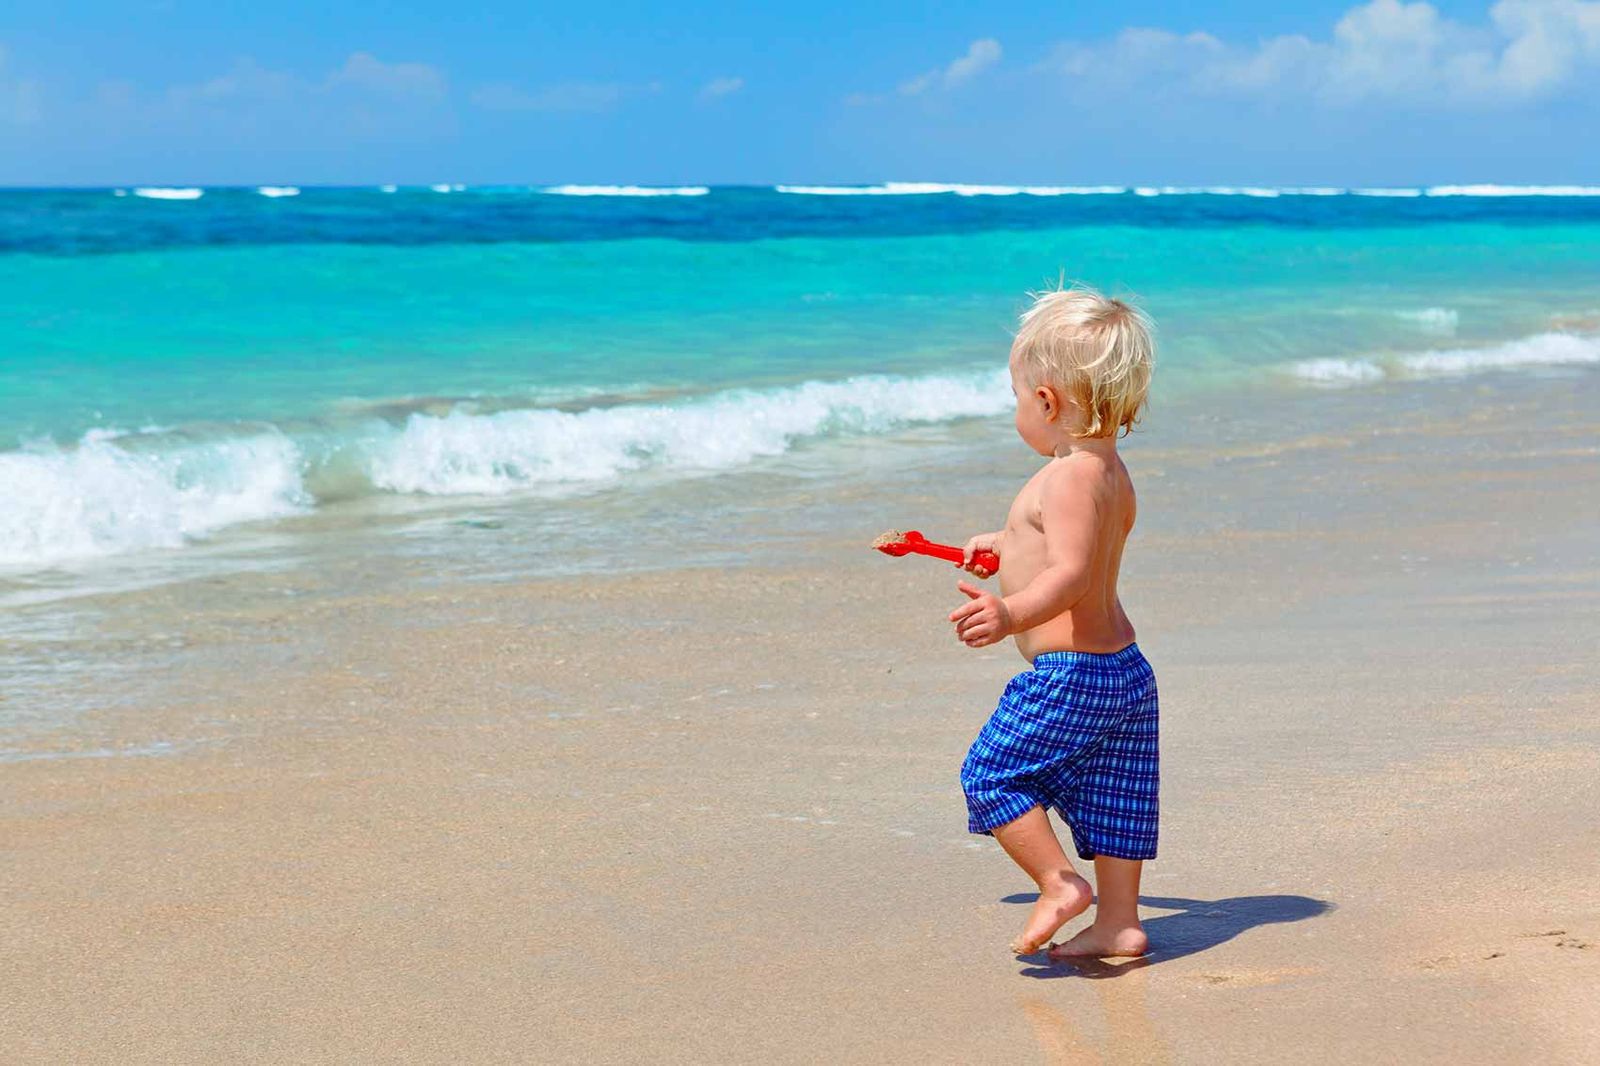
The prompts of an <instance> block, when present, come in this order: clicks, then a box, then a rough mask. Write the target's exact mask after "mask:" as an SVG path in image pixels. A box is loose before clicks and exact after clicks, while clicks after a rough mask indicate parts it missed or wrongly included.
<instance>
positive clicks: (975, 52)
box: [899, 37, 1001, 96]
mask: <svg viewBox="0 0 1600 1066" xmlns="http://www.w3.org/2000/svg"><path fill="white" fill-rule="evenodd" d="M1000 55H1001V48H1000V42H999V41H997V40H995V39H994V38H993V37H981V38H979V39H978V40H976V41H973V42H972V43H971V44H970V45H968V46H967V50H966V53H965V54H963V55H960V56H957V57H956V58H955V59H952V60H951V61H950V62H949V63H948V64H946V65H945V66H944V67H943V68H939V67H935V68H934V69H932V70H928V71H924V72H923V73H921V74H918V75H917V76H916V77H914V78H909V79H907V80H906V81H903V82H901V83H900V86H899V91H900V95H902V96H917V95H920V94H921V93H925V92H927V91H928V90H929V89H932V88H935V87H942V88H946V89H949V88H953V87H955V86H957V85H961V84H962V83H964V82H968V81H971V80H972V79H973V78H974V77H976V76H977V75H978V74H980V73H982V72H983V71H985V70H987V69H988V68H990V67H992V66H994V65H995V64H996V63H998V62H999V61H1000Z"/></svg>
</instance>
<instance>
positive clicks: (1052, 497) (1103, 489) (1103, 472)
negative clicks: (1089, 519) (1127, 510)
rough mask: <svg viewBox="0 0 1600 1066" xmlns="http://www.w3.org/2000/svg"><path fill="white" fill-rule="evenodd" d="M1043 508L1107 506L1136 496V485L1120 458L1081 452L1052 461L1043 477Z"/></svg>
mask: <svg viewBox="0 0 1600 1066" xmlns="http://www.w3.org/2000/svg"><path fill="white" fill-rule="evenodd" d="M1038 484H1039V502H1040V504H1041V507H1048V506H1050V505H1051V504H1052V503H1053V504H1056V505H1068V506H1070V505H1071V504H1072V503H1074V502H1080V501H1084V500H1089V501H1092V502H1094V503H1104V502H1109V501H1112V500H1116V499H1118V498H1120V497H1122V496H1124V495H1132V493H1133V482H1132V481H1131V480H1130V479H1129V477H1128V471H1127V468H1125V467H1124V466H1123V465H1122V460H1121V459H1120V458H1119V457H1118V456H1116V455H1100V454H1096V453H1093V452H1081V453H1075V454H1073V455H1064V456H1061V457H1059V458H1057V459H1052V460H1051V461H1050V462H1048V463H1046V464H1045V468H1044V470H1043V471H1042V472H1041V474H1040V476H1039V483H1038Z"/></svg>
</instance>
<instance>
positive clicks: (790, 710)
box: [0, 375, 1600, 1063]
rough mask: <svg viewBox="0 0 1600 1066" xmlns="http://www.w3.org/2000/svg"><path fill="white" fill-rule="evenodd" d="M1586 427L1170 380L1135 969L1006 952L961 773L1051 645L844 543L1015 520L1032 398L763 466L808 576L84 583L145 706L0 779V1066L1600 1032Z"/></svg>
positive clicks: (1517, 1041) (1399, 401) (1150, 544)
mask: <svg viewBox="0 0 1600 1066" xmlns="http://www.w3.org/2000/svg"><path fill="white" fill-rule="evenodd" d="M1424 388H1425V389H1426V392H1424V391H1423V389H1424ZM1596 412H1600V375H1573V376H1570V377H1564V378H1551V379H1549V380H1529V381H1525V382H1521V383H1518V384H1516V385H1515V386H1510V385H1503V386H1493V387H1491V386H1486V385H1485V384H1484V383H1482V382H1477V383H1473V382H1463V383H1459V384H1445V385H1440V384H1437V383H1436V384H1431V385H1428V386H1425V387H1423V386H1418V387H1416V388H1412V387H1410V386H1397V387H1393V388H1389V389H1385V390H1372V391H1370V392H1368V393H1366V394H1357V393H1354V392H1352V393H1342V394H1328V395H1327V396H1314V397H1306V396H1304V395H1299V396H1297V397H1296V398H1293V399H1285V400H1284V401H1283V402H1282V403H1280V404H1276V405H1273V406H1272V407H1271V408H1270V410H1265V411H1262V412H1261V413H1260V415H1259V417H1258V418H1255V419H1254V420H1252V418H1251V417H1250V416H1248V415H1246V414H1245V413H1242V412H1240V411H1232V412H1226V413H1225V412H1221V411H1208V410H1207V409H1205V408H1204V407H1203V406H1198V405H1195V406H1190V407H1186V408H1181V409H1178V410H1173V411H1166V412H1162V411H1160V410H1158V411H1157V412H1156V414H1155V416H1154V418H1153V419H1152V423H1151V431H1150V432H1149V433H1147V434H1144V435H1142V436H1141V437H1140V438H1139V439H1138V440H1136V441H1135V442H1134V443H1133V444H1132V445H1131V446H1130V447H1129V448H1128V449H1127V454H1128V456H1129V462H1130V467H1131V469H1132V471H1133V474H1134V477H1135V481H1136V484H1138V486H1139V488H1140V492H1141V525H1140V528H1139V530H1138V531H1136V533H1135V537H1134V540H1133V541H1132V542H1131V543H1130V547H1129V549H1128V561H1127V563H1126V573H1125V578H1124V601H1125V603H1126V605H1127V607H1128V610H1129V613H1130V615H1131V616H1132V618H1133V619H1134V621H1135V624H1136V625H1137V626H1138V629H1139V643H1140V646H1141V647H1142V648H1143V649H1144V651H1145V653H1146V654H1147V656H1148V657H1149V658H1150V660H1151V662H1152V663H1153V664H1154V666H1155V668H1156V671H1157V674H1158V677H1159V679H1160V683H1161V691H1162V718H1163V721H1162V757H1163V789H1162V804H1163V813H1162V840H1161V855H1160V858H1158V859H1157V860H1156V861H1154V862H1153V863H1151V864H1149V865H1148V867H1147V870H1146V878H1145V886H1144V888H1145V903H1146V907H1145V915H1146V918H1147V928H1148V931H1149V933H1150V936H1151V939H1152V942H1153V945H1154V952H1153V953H1152V955H1150V956H1149V957H1147V958H1146V959H1141V960H1138V961H1133V962H1126V963H1121V964H1111V963H1103V964H1095V963H1088V964H1084V965H1082V966H1069V965H1065V964H1054V963H1050V962H1049V961H1048V960H1046V959H1044V957H1043V956H1038V957H1032V958H1027V959H1017V958H1014V957H1013V956H1011V955H1010V954H1009V953H1008V952H1007V951H1006V947H1005V945H1006V944H1007V943H1008V941H1009V940H1010V938H1011V937H1012V936H1013V935H1014V934H1015V933H1016V932H1017V931H1018V929H1019V928H1020V926H1021V923H1022V921H1023V919H1024V917H1025V916H1026V914H1027V910H1028V906H1027V905H1028V903H1029V902H1031V898H1032V897H1031V892H1030V891H1029V889H1030V887H1031V886H1029V885H1028V884H1027V883H1026V881H1025V879H1024V878H1023V877H1022V875H1021V874H1020V873H1019V872H1018V871H1017V870H1016V869H1015V868H1014V867H1013V866H1012V865H1011V864H1010V862H1009V860H1007V859H1006V858H1005V856H1004V855H1003V854H1002V853H1001V852H1000V851H999V849H998V846H997V845H995V844H994V843H993V841H992V840H990V839H989V838H980V837H974V836H970V835H969V834H967V833H966V831H965V809H964V806H963V802H962V797H961V793H960V789H959V785H958V783H957V780H956V772H957V768H958V767H959V765H960V761H961V758H962V756H963V754H964V753H965V750H966V747H967V745H968V744H969V743H970V742H971V740H972V738H973V736H974V735H975V734H976V732H977V730H978V728H979V727H980V726H981V724H982V722H983V720H984V718H985V717H986V715H987V714H988V712H989V711H990V710H991V709H992V707H993V705H994V701H995V699H996V697H997V696H998V693H999V691H1000V689H1001V688H1002V687H1003V685H1004V684H1005V681H1006V680H1007V679H1008V678H1009V677H1010V676H1011V675H1012V674H1013V673H1015V672H1016V671H1017V670H1019V669H1024V668H1026V663H1025V662H1024V661H1023V660H1022V659H1021V658H1020V656H1018V655H1017V654H1016V652H1015V650H1014V649H1013V648H1012V646H1011V645H1010V644H1009V643H1006V644H1004V645H1000V646H996V647H991V648H987V649H982V650H980V651H973V650H970V649H967V648H965V647H963V646H962V645H960V644H959V642H957V641H956V639H955V637H954V636H953V634H952V632H951V630H950V627H949V625H948V623H947V622H945V621H944V617H945V615H946V613H947V612H948V611H949V610H950V609H951V607H953V606H954V605H955V603H957V602H958V601H959V594H958V593H957V592H956V590H955V581H956V579H957V577H958V574H957V572H956V571H955V570H954V569H953V568H952V567H950V566H948V564H943V563H939V562H936V561H934V560H930V559H924V558H919V557H910V558H904V559H889V558H886V557H884V556H882V555H879V554H877V553H874V552H871V551H870V550H868V548H867V545H868V544H869V543H870V541H871V539H872V537H873V536H874V535H875V534H877V533H878V532H880V531H881V530H883V529H885V528H890V527H897V528H917V529H920V530H921V531H922V532H924V533H925V534H927V535H928V536H930V537H931V538H933V539H942V540H959V538H960V537H961V536H963V535H965V534H969V533H971V532H975V531H977V530H979V529H983V528H990V527H992V526H994V525H997V524H998V523H999V521H1000V519H1001V518H1002V517H1003V515H1004V512H1005V507H1006V505H1007V503H1008V502H1009V500H1010V492H1009V491H1008V490H1011V491H1014V489H1015V488H1016V487H1017V486H1019V485H1020V484H1021V482H1022V480H1023V479H1024V478H1025V477H1026V475H1027V474H1028V472H1029V471H1030V470H1031V469H1032V468H1033V464H1034V462H1035V461H1036V460H1034V459H1032V458H1030V456H1029V455H1028V454H1027V453H1026V452H1025V451H1024V450H1023V449H1022V448H1021V446H1020V445H1019V444H1016V443H1015V442H1014V441H1011V440H1007V439H1006V436H1005V433H1006V427H1005V426H1004V424H1003V423H1002V424H1001V425H999V426H998V427H995V428H993V431H992V432H989V433H988V434H987V436H984V437H983V438H982V439H981V440H978V441H977V442H975V443H974V444H973V445H972V448H971V451H970V454H969V458H968V461H967V462H966V463H965V464H964V466H963V468H962V472H961V474H960V476H955V475H952V476H950V477H948V478H945V479H944V480H943V481H942V482H941V481H940V480H939V478H938V477H937V475H938V473H939V472H938V471H937V470H927V469H924V470H920V471H912V472H911V473H909V474H907V475H906V476H903V477H902V476H898V475H897V472H896V470H895V469H894V468H893V467H892V465H891V464H888V463H883V464H880V465H876V466H874V465H871V464H867V465H866V466H864V467H863V469H862V471H861V472H860V473H859V476H857V477H856V478H855V479H853V480H851V481H849V482H847V483H842V484H836V485H831V486H830V485H829V484H828V483H825V482H820V481H815V480H801V479H796V480H794V481H792V482H787V483H784V482H781V481H777V480H770V479H769V480H768V481H766V482H763V484H764V485H765V491H766V494H765V495H760V494H759V493H753V492H752V495H751V496H750V497H749V499H748V500H747V501H746V506H747V512H746V517H747V520H748V522H750V523H752V524H759V523H761V522H766V523H768V524H769V525H770V526H774V527H777V526H784V525H787V526H788V527H790V528H794V529H804V530H806V531H807V532H806V535H805V536H804V537H800V536H796V537H794V538H793V539H792V540H791V541H789V542H787V543H785V544H784V545H783V547H784V548H785V550H786V551H787V552H788V554H787V555H786V556H785V557H784V558H783V559H782V560H781V561H780V560H779V559H778V558H777V557H776V556H775V554H774V553H773V552H771V551H768V552H765V553H763V554H761V555H760V556H759V557H752V559H751V561H749V562H747V563H745V564H743V565H735V566H727V567H709V566H704V565H698V564H688V565H677V564H675V563H674V560H673V553H674V545H673V544H672V542H671V541H670V539H664V540H663V542H662V543H661V544H660V545H659V546H656V547H654V548H652V549H650V550H653V551H658V552H660V553H661V555H662V557H661V558H660V559H656V560H652V562H653V565H655V567H656V568H655V569H653V570H651V571H649V572H646V573H636V574H619V575H613V576H605V575H585V576H582V577H570V578H559V579H557V578H550V579H524V580H511V581H496V582H489V581H467V580H462V579H456V578H438V579H434V580H429V579H427V575H426V574H425V573H421V572H418V571H406V572H405V573H400V574H395V573H387V572H385V564H384V563H383V561H382V560H368V561H367V562H366V563H365V564H362V563H361V562H360V561H359V560H353V561H351V564H350V567H349V569H348V571H347V572H341V573H339V574H334V573H333V572H332V571H331V569H330V567H328V566H326V565H323V566H320V567H319V566H316V565H309V564H308V565H306V566H303V567H300V568H299V569H293V568H291V569H287V570H278V571H274V572H271V573H259V574H255V575H253V576H236V577H232V578H229V579H227V580H218V581H209V582H202V581H194V582H187V583H180V584H174V585H169V586H166V587H163V588H159V589H151V590H145V591H142V592H136V593H127V594H124V595H121V596H108V597H103V598H102V600H101V601H99V602H97V603H96V604H95V609H96V610H97V611H98V612H100V613H99V617H100V619H101V621H100V622H99V623H97V628H96V629H95V630H94V632H83V633H77V634H74V635H72V636H71V637H70V638H63V643H62V647H63V648H68V647H71V648H76V649H77V651H78V652H79V653H82V652H83V651H84V650H85V649H88V650H91V651H93V650H94V649H99V651H98V652H96V654H100V655H102V656H105V657H108V658H112V659H116V661H118V662H123V663H127V664H133V665H129V666H128V667H127V669H125V670H122V671H121V672H113V673H109V674H107V673H91V674H89V675H85V677H83V678H80V679H78V680H76V681H74V682H73V684H77V685H82V686H87V687H89V688H91V689H93V688H95V687H96V686H99V687H101V688H103V687H105V686H109V685H114V684H115V685H120V686H123V687H122V688H120V689H119V692H120V693H121V694H122V695H121V698H120V699H119V700H118V701H116V702H115V705H104V701H102V704H103V705H102V706H101V708H100V709H99V710H96V711H93V712H87V713H83V714H80V715H78V716H76V717H74V718H73V719H71V720H70V722H67V723H65V724H62V725H60V726H59V727H58V728H54V729H51V730H26V731H19V732H18V733H17V735H16V736H15V737H13V738H11V739H10V743H9V744H8V747H9V748H10V750H11V761H9V762H6V763H0V811H3V812H4V813H3V817H4V823H3V824H4V829H3V834H4V837H3V838H4V841H5V852H6V862H5V863H4V866H3V868H0V879H3V888H4V898H5V908H4V912H3V913H4V919H3V921H4V927H3V929H0V936H3V938H4V942H5V943H6V945H7V951H6V954H7V957H8V964H7V965H6V966H5V967H4V968H3V969H0V1002H4V1003H5V1005H6V1010H5V1014H6V1024H5V1025H4V1026H3V1027H0V1059H3V1060H5V1061H7V1062H60V1061H73V1062H118V1063H125V1062H158V1061H159V1062H171V1061H206V1062H223V1061H226V1062H235V1061H239V1062H243V1061H296V1062H351V1061H406V1062H498V1061H506V1062H641V1061H650V1062H705V1061H719V1062H720V1061H741V1062H743V1061H749V1062H756V1061H763V1062H767V1061H779V1062H816V1061H845V1062H882V1061H939V1062H950V1061H962V1062H976V1061H1000V1062H1045V1063H1058V1062H1059V1063H1066V1062H1092V1061H1108V1062H1111V1061H1115V1062H1173V1063H1181V1062H1195V1063H1207V1062H1219V1061H1226V1062H1263V1063H1265V1062H1281V1061H1283V1060H1284V1059H1285V1058H1288V1057H1291V1056H1292V1057H1294V1058H1295V1059H1298V1060H1301V1061H1310V1062H1335V1061H1351V1060H1354V1061H1362V1062H1369V1061H1370V1062H1384V1061H1397V1062H1398V1061H1404V1062H1419V1061H1428V1062H1433V1061H1437V1062H1463V1061H1466V1062H1480V1061H1482V1062H1487V1061H1504V1060H1506V1059H1510V1060H1512V1061H1533V1060H1543V1061H1553V1062H1581V1061H1586V1060H1587V1058H1588V1056H1590V1055H1591V1054H1592V1052H1593V1048H1594V1047H1595V1046H1597V1042H1600V827H1597V825H1596V822H1595V819H1594V813H1595V809H1596V808H1595V798H1596V790H1595V785H1594V782H1595V781H1596V780H1597V779H1600V656H1597V655H1596V654H1595V650H1594V649H1595V645H1596V638H1597V637H1600V535H1597V534H1596V530H1597V529H1600V416H1597V415H1596ZM1163 415H1165V416H1166V417H1168V418H1169V419H1170V420H1171V421H1169V422H1168V424H1167V425H1168V426H1169V427H1175V426H1176V425H1177V424H1179V423H1180V422H1181V425H1182V432H1181V433H1180V432H1178V431H1177V430H1176V429H1175V428H1168V429H1166V430H1161V429H1159V428H1158V427H1159V425H1160V423H1159V421H1158V420H1159V419H1160V418H1161V417H1162V416H1163ZM885 447H887V446H885ZM895 454H896V455H897V456H899V457H900V459H901V460H904V461H907V462H914V461H912V460H906V459H905V453H904V452H903V451H900V452H896V453H895ZM929 461H930V462H931V461H932V460H931V459H930V460H929ZM822 507H826V508H831V510H829V511H828V512H827V514H828V519H827V520H826V521H822V520H820V519H817V518H816V513H817V509H818V508H822ZM819 527H820V531H819ZM735 532H736V531H735ZM728 551H729V553H730V554H731V555H736V554H737V551H738V548H737V545H736V544H730V546H729V548H728ZM363 565H364V566H365V569H363ZM352 574H354V575H355V577H352ZM358 578H359V580H358ZM368 578H370V579H368ZM39 610H45V608H39ZM140 663H142V664H143V666H142V667H140V668H135V666H137V665H138V664H140ZM1071 928H1073V927H1069V929H1068V932H1070V930H1071Z"/></svg>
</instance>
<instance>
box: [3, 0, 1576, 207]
mask: <svg viewBox="0 0 1600 1066" xmlns="http://www.w3.org/2000/svg"><path fill="white" fill-rule="evenodd" d="M1597 100H1600V0H1500V2H1498V3H1494V4H1483V3H1476V4H1474V3H1438V4H1428V3H1408V2H1404V0H1367V2H1364V3H1350V2H1345V3H1323V2H1316V0H1302V2H1298V3H1294V4H1286V3H1282V2H1281V0H1280V2H1276V3H1264V2H1250V3H1234V4H1228V5H1226V6H1225V7H1214V8H1213V9H1209V10H1208V9H1206V8H1202V7H1195V6H1193V5H1189V4H1180V3H1174V2H1138V0H1128V2H1121V3H1100V2H1090V3H1073V4H1056V5H1049V4H1039V3H1028V4H1021V3H1017V4H995V3H992V4H984V5H978V4H973V5H967V6H966V7H965V10H952V9H951V7H950V6H948V5H936V4H919V3H891V2H879V0H859V2H856V3H829V2H823V3H818V2H811V3H807V4H793V5H769V4H737V5H736V4H718V3H692V2H690V3H676V4H666V3H654V4H644V3H637V2H621V3H615V2H613V3H606V4H588V5H583V4H573V3H571V2H570V0H568V2H566V3H563V4H562V5H560V6H554V5H545V4H538V3H535V4H527V3H509V2H494V3H478V4H472V3H464V4H445V3H439V2H438V0H432V2H430V3H425V4H424V3H408V2H398V3H390V4H387V5H383V6H379V5H367V4H338V3H329V2H327V0H323V2H321V3H316V4H312V3H304V2H300V0H276V2H274V3H270V4H243V3H239V4H235V3H223V2H215V0H213V2H210V3H200V2H197V0H156V2H123V3H106V2H91V0H35V2H32V3H27V4H23V3H18V4H12V5H7V11H6V13H5V14H0V183H5V184H12V185H18V184H23V185H40V184H89V185H93V184H132V183H145V184H156V183H160V184H182V183H199V184H222V183H240V184H249V183H293V184H314V183H357V184H359V183H379V182H436V181H452V182H454V181H459V182H469V183H485V182H529V183H556V182H569V181H571V182H644V183H737V182H750V183H769V182H779V181H793V182H871V181H882V180H901V181H904V180H936V181H970V182H998V183H1010V182H1033V183H1061V184H1079V183H1082V184H1099V183H1113V184H1129V183H1155V184H1212V183H1229V184H1331V185H1377V184H1426V183H1435V182H1457V181H1460V182H1467V181H1494V182H1530V183H1581V184H1600V136H1596V134H1597V132H1600V104H1597V103H1596V101H1597Z"/></svg>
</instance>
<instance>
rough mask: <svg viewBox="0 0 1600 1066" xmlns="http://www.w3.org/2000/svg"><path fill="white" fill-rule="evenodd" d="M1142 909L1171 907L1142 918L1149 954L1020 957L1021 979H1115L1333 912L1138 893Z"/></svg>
mask: <svg viewBox="0 0 1600 1066" xmlns="http://www.w3.org/2000/svg"><path fill="white" fill-rule="evenodd" d="M1038 898H1039V896H1038V894H1037V893H1034V892H1018V893H1016V894H1014V895H1010V896H1006V897H1004V898H1003V899H1001V900H1000V902H1001V903H1032V902H1033V901H1034V900H1036V899H1038ZM1139 903H1140V905H1142V906H1145V907H1155V908H1157V909H1160V910H1167V911H1176V912H1177V913H1175V914H1163V915H1160V916H1158V917H1155V918H1146V919H1145V921H1144V930H1145V932H1146V933H1148V934H1149V936H1150V953H1149V954H1148V955H1143V956H1140V957H1139V958H1137V959H1119V960H1117V961H1116V962H1107V961H1104V960H1101V959H1052V958H1051V957H1050V956H1049V955H1047V954H1046V953H1045V952H1043V951H1039V952H1035V953H1034V954H1032V955H1025V956H1022V959H1023V961H1024V962H1026V963H1027V964H1028V965H1027V966H1026V967H1025V968H1024V969H1023V970H1022V975H1023V976H1024V977H1038V978H1050V977H1096V978H1099V977H1117V976H1120V975H1122V974H1125V973H1129V972H1131V971H1133V970H1142V969H1144V968H1145V967H1147V966H1154V965H1155V964H1156V963H1160V962H1170V961H1172V960H1173V959H1181V958H1183V957H1184V956H1186V955H1194V954H1196V953H1197V952H1201V951H1205V950H1207V949H1209V948H1214V947H1216V946H1217V945H1218V944H1224V943H1226V942H1228V941H1229V940H1232V939H1233V938H1234V937H1236V936H1238V935H1239V934H1240V933H1242V932H1244V931H1245V930H1247V929H1254V928H1255V927H1256V926H1259V925H1273V924H1276V923H1279V922H1299V921H1304V920H1305V919H1307V918H1315V917H1317V916H1318V915H1322V914H1326V913H1328V912H1329V911H1331V910H1333V908H1334V905H1333V904H1332V903H1329V902H1327V901H1326V900H1320V899H1312V898H1311V897H1310V896H1234V897H1233V898H1231V899H1217V900H1204V899H1180V898H1178V897H1176V896H1140V897H1139Z"/></svg>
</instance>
